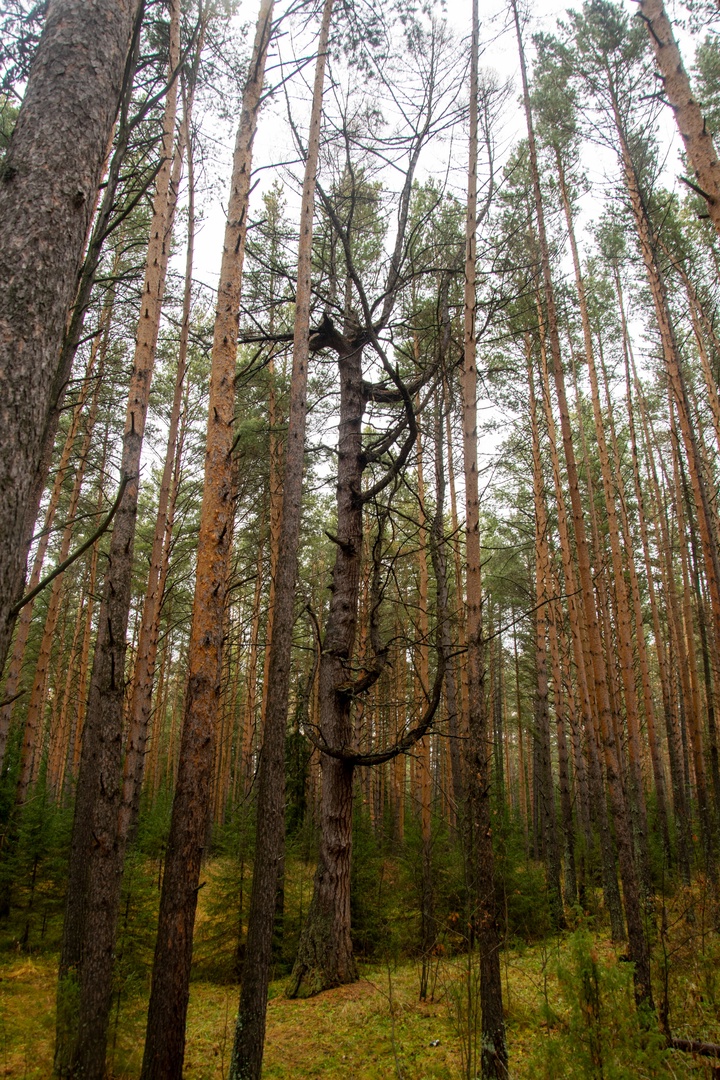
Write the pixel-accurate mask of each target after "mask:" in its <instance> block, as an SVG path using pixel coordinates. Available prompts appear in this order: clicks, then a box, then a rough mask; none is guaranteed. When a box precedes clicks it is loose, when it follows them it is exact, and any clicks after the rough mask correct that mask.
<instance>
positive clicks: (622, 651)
mask: <svg viewBox="0 0 720 1080" xmlns="http://www.w3.org/2000/svg"><path fill="white" fill-rule="evenodd" d="M555 156H556V163H557V170H558V179H559V183H560V195H561V198H562V204H563V210H564V213H565V221H566V224H567V231H568V238H569V240H570V250H571V252H572V259H573V268H574V271H575V287H576V290H577V294H578V306H579V308H580V317H581V321H582V331H583V343H584V346H585V360H586V363H587V365H588V373H589V376H590V391H591V400H592V407H593V419H594V422H595V437H596V439H597V448H598V456H599V458H600V471H601V476H602V484H603V496H604V502H605V512H606V515H607V530H608V538H609V541H610V553H611V558H612V568H613V586H614V589H615V596H616V603H617V615H618V618H617V625H616V638H617V655H618V662H619V665H620V675H621V678H622V685H623V694H624V698H625V716H626V721H627V729H628V752H629V758H630V792H631V811H632V813H633V815H634V817H635V821H636V830H637V835H638V840H639V847H640V867H641V872H642V878H643V886H644V889H645V892H646V894H647V895H650V893H651V891H652V882H651V880H650V863H649V848H648V826H647V809H646V805H645V788H644V782H643V775H642V768H641V756H642V755H641V748H640V720H639V708H638V696H637V686H636V683H635V658H634V655H633V643H632V629H631V619H630V605H629V602H628V594H627V586H626V584H625V569H624V565H623V551H622V547H623V545H622V542H621V537H620V526H619V523H618V512H617V506H616V496H615V489H614V485H613V476H612V471H611V467H610V455H609V452H608V445H607V439H606V437H605V426H604V420H603V415H602V409H601V406H600V391H599V385H598V377H597V368H596V364H595V352H594V349H593V342H592V332H591V328H590V317H589V314H588V307H587V297H586V293H585V282H584V281H583V276H582V270H581V267H580V256H579V254H578V249H577V242H576V240H575V227H574V222H573V214H572V207H571V204H570V196H569V194H568V190H567V182H566V177H565V167H564V163H563V160H562V156H561V153H560V149H559V148H557V147H556V149H555ZM598 556H599V552H598Z"/></svg>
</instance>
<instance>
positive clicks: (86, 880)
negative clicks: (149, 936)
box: [55, 0, 180, 1080]
mask: <svg viewBox="0 0 720 1080" xmlns="http://www.w3.org/2000/svg"><path fill="white" fill-rule="evenodd" d="M170 12H171V22H170V56H169V70H170V71H171V72H174V71H175V70H176V68H177V66H178V62H179V54H180V3H179V0H172V3H171V6H170ZM176 103H177V80H173V81H172V82H171V83H170V86H169V88H168V92H167V97H166V102H165V115H164V120H163V145H162V149H161V155H162V158H161V166H160V170H159V172H158V175H157V179H156V188H155V196H154V199H153V213H152V220H151V224H150V238H149V242H148V249H147V256H146V263H145V276H144V281H143V293H142V305H141V311H140V320H139V323H138V329H137V337H136V344H135V356H134V366H133V372H132V376H131V381H130V390H129V396H128V405H127V411H126V417H125V430H124V436H123V451H122V464H121V483H122V484H123V485H124V488H123V491H122V497H121V503H120V506H119V508H118V511H117V513H116V515H115V520H114V525H113V533H112V538H111V542H110V553H109V559H108V569H107V572H106V575H105V582H104V588H103V599H102V604H101V609H100V616H99V622H98V637H97V643H96V646H95V656H94V660H93V670H92V675H91V679H90V688H89V694H88V712H87V722H86V724H85V729H84V732H83V741H82V755H81V760H80V774H79V777H78V785H77V793H76V800H75V816H74V821H73V833H72V840H71V852H70V867H69V874H68V892H67V898H66V909H65V923H64V927H63V947H62V954H61V961H60V972H59V980H58V1010H57V1026H56V1032H57V1037H56V1047H55V1071H56V1073H57V1074H58V1075H59V1076H63V1077H64V1076H82V1077H83V1078H84V1080H95V1078H96V1077H97V1078H98V1080H99V1078H100V1077H102V1076H103V1075H104V1072H105V1050H106V1042H107V1024H108V1019H109V1012H110V1004H111V996H112V970H113V960H114V942H115V925H116V918H117V905H118V902H119V898H120V879H121V876H122V858H123V852H124V845H123V844H122V841H121V839H120V838H119V836H118V831H117V817H118V811H119V806H120V798H121V787H122V784H121V775H122V757H121V754H122V745H121V744H122V721H123V710H124V704H125V653H126V633H127V622H128V615H129V610H130V598H131V587H132V563H133V543H134V538H135V525H136V519H137V506H138V493H139V485H140V475H139V474H140V458H141V453H142V444H143V436H144V431H145V422H146V417H147V409H148V404H149V398H150V383H151V379H152V372H153V367H154V361H155V351H156V347H157V339H158V332H159V327H160V314H161V308H162V299H163V294H164V288H165V276H166V272H167V264H168V258H169V254H170V237H169V236H168V234H167V227H168V224H169V209H170V205H171V193H170V173H171V162H172V152H173V143H174V134H175V113H176ZM78 993H79V998H78V997H77V994H78Z"/></svg>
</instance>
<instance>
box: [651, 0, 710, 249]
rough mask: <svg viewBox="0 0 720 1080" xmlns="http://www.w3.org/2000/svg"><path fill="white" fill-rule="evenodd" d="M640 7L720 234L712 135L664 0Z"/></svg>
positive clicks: (665, 87) (698, 181)
mask: <svg viewBox="0 0 720 1080" xmlns="http://www.w3.org/2000/svg"><path fill="white" fill-rule="evenodd" d="M638 6H639V9H640V17H641V18H642V19H643V21H644V23H645V25H646V26H647V29H648V34H649V36H650V42H651V44H652V47H653V51H654V53H655V58H656V60H657V62H658V67H659V68H660V75H661V78H662V84H663V90H664V91H665V96H666V97H667V99H668V101H669V102H670V107H671V109H672V111H673V112H674V113H675V122H676V123H677V126H678V131H679V132H680V135H681V137H682V141H683V143H684V144H685V149H686V151H687V155H688V157H689V159H690V162H691V164H692V167H693V172H694V173H695V180H696V187H695V190H698V189H699V190H698V193H699V194H700V195H702V197H703V198H704V199H705V202H706V203H707V209H708V215H709V217H710V220H711V221H712V223H713V225H714V226H715V228H716V230H717V232H718V233H720V161H718V156H717V151H716V149H715V144H714V142H713V138H712V134H711V133H710V132H709V131H708V130H707V127H706V126H705V117H704V116H703V114H702V109H701V108H700V104H699V102H698V101H697V100H696V98H695V95H694V94H693V92H692V87H691V86H690V79H689V78H688V74H687V71H686V70H685V65H684V64H683V59H682V56H681V55H680V50H679V48H678V45H677V42H676V40H675V35H674V34H673V29H672V24H671V22H670V20H669V18H668V16H667V13H666V11H665V5H664V4H663V2H662V0H639V5H638Z"/></svg>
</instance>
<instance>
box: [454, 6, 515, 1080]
mask: <svg viewBox="0 0 720 1080" xmlns="http://www.w3.org/2000/svg"><path fill="white" fill-rule="evenodd" d="M479 33H480V31H479V18H478V3H477V0H473V5H472V37H471V53H470V152H469V163H468V198H467V211H466V217H465V290H464V307H463V310H464V316H463V318H464V348H463V372H462V387H463V460H464V471H465V558H466V563H467V571H466V603H467V608H466V629H467V673H468V691H469V693H468V704H469V713H468V726H469V743H468V767H467V774H466V783H467V797H468V812H467V821H466V829H467V836H468V840H469V843H470V852H469V853H470V858H471V860H472V885H473V901H474V903H475V905H476V918H477V937H478V946H479V950H480V1011H481V1025H482V1028H481V1031H482V1050H481V1073H482V1077H483V1080H505V1078H506V1077H507V1076H508V1054H507V1044H506V1041H505V1020H504V1017H503V1001H502V980H501V975H500V931H499V925H498V912H497V901H496V898H495V875H494V854H493V835H492V816H491V807H490V785H491V778H490V762H491V751H492V741H491V732H490V731H489V723H488V720H489V718H488V715H487V702H486V695H485V649H484V642H483V624H482V581H481V569H480V515H479V510H480V505H479V493H478V448H477V368H476V362H477V357H476V341H475V319H476V304H477V298H476V291H477V285H476V281H477V270H476V230H477V223H476V221H477V170H478V51H479Z"/></svg>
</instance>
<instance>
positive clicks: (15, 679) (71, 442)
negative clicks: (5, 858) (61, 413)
mask: <svg viewBox="0 0 720 1080" xmlns="http://www.w3.org/2000/svg"><path fill="white" fill-rule="evenodd" d="M113 269H115V267H114V268H113ZM113 303H114V290H112V289H111V290H110V295H109V297H108V299H107V301H106V303H105V305H104V307H103V311H102V315H101V316H100V325H99V326H98V332H97V335H96V337H95V339H94V340H93V343H92V346H91V348H90V357H89V359H88V364H87V369H86V371H85V381H84V384H83V387H82V390H81V392H80V396H79V398H78V401H77V403H76V404H75V407H74V409H73V412H72V419H71V421H70V427H69V428H68V433H67V436H66V438H65V443H64V445H63V448H62V451H61V454H60V460H59V462H58V467H57V472H56V473H55V477H54V480H53V486H52V491H51V493H50V499H49V502H48V506H47V510H46V511H45V517H44V521H43V527H42V532H41V533H40V538H39V542H38V546H37V551H36V552H35V558H34V559H33V568H32V572H31V574H30V580H29V582H28V586H27V588H28V592H30V591H31V590H32V589H34V588H35V586H36V585H37V584H38V583H39V581H40V575H41V574H42V568H43V562H44V561H45V555H46V554H47V548H48V543H49V540H50V533H51V530H52V527H53V523H54V520H55V514H56V512H57V508H58V505H59V502H60V496H61V493H62V486H63V483H64V482H65V478H66V476H67V471H68V468H69V466H70V459H71V457H72V453H73V450H74V447H75V440H76V438H77V434H78V431H79V428H80V421H81V419H82V414H83V409H84V408H85V405H86V403H87V398H88V394H89V393H90V389H91V385H92V380H93V378H94V374H93V373H94V369H95V363H96V361H97V362H98V366H99V367H100V368H104V365H105V356H106V353H107V347H108V336H109V331H110V325H111V323H112V310H113ZM98 354H99V360H98ZM34 606H35V601H34V600H30V601H29V603H27V604H25V606H24V607H23V609H22V611H21V612H20V615H19V617H18V620H17V631H16V634H15V641H14V643H13V651H12V655H11V658H10V663H9V664H8V671H7V678H6V679H5V686H4V690H3V693H4V696H5V698H8V699H11V700H10V704H8V705H4V706H2V707H0V770H1V769H2V763H3V759H4V757H5V748H6V746H7V737H8V732H9V730H10V721H11V718H12V712H13V706H12V699H14V698H15V695H16V694H17V692H18V688H19V686H20V675H21V672H22V665H23V660H24V657H25V647H26V645H27V640H28V634H29V632H30V623H31V621H32V613H33V608H34Z"/></svg>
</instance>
